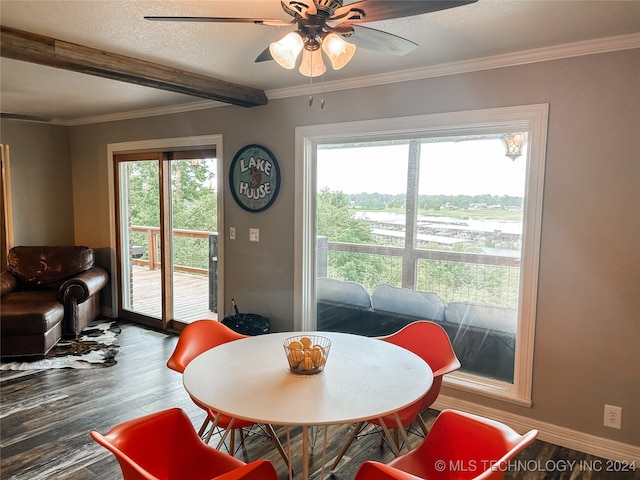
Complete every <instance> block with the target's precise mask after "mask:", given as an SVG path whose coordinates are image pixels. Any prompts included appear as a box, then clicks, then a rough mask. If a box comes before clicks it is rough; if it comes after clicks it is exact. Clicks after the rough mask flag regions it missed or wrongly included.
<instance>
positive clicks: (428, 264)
mask: <svg viewBox="0 0 640 480" xmlns="http://www.w3.org/2000/svg"><path fill="white" fill-rule="evenodd" d="M131 231H132V232H133V233H136V234H138V237H137V238H136V240H137V241H142V239H146V251H145V253H144V254H143V256H142V257H140V258H135V259H132V261H133V263H134V264H136V265H143V266H147V267H148V268H149V269H150V270H154V269H156V268H159V267H160V265H161V262H160V256H159V239H160V228H159V227H148V226H132V227H131ZM173 235H174V238H175V241H178V239H183V240H184V239H191V240H193V241H195V242H198V243H197V244H195V245H193V248H190V249H187V250H188V251H189V252H191V253H192V255H191V257H190V258H180V257H179V256H177V258H176V264H175V265H174V266H173V268H174V271H178V272H184V273H192V274H200V275H204V276H208V277H209V280H210V281H212V282H217V232H206V231H197V230H184V229H175V230H173ZM317 248H318V250H317V256H318V258H317V269H318V271H317V275H318V276H332V275H331V272H330V271H329V270H330V269H331V265H330V262H331V260H330V255H336V254H339V252H342V253H343V254H348V255H353V256H359V257H368V258H372V257H376V258H377V259H379V260H382V261H383V262H384V263H385V264H386V267H385V268H384V269H383V271H384V274H382V275H381V276H380V278H376V277H375V276H374V275H373V274H372V276H370V277H369V278H367V279H363V278H341V280H352V281H357V282H360V283H362V284H364V285H365V286H367V287H368V288H369V289H371V288H372V287H373V286H375V285H377V284H382V283H386V284H391V285H393V286H401V287H404V288H411V289H415V290H421V291H432V292H436V293H438V294H439V295H440V296H441V297H443V298H445V299H446V300H447V301H449V302H451V301H455V300H471V301H481V302H487V303H494V304H499V305H505V306H513V307H515V306H516V305H517V299H518V286H519V272H520V257H518V256H500V255H487V254H476V253H468V252H455V251H440V250H431V249H408V248H404V247H393V246H381V245H365V244H355V243H344V242H330V241H327V238H326V237H318V244H317ZM205 252H208V254H209V255H208V257H207V255H206V253H205ZM205 258H207V260H204V259H205ZM203 262H208V263H205V264H203ZM447 268H448V269H449V270H450V271H451V272H452V274H451V275H450V276H449V278H448V279H445V280H444V281H443V280H442V276H437V275H435V274H434V272H435V271H441V270H442V269H447ZM212 270H213V272H214V274H213V275H209V272H210V271H212ZM465 279H467V280H468V281H466V280H465ZM469 279H470V280H469ZM211 288H212V291H215V284H214V283H212V285H211ZM214 296H215V295H212V297H214Z"/></svg>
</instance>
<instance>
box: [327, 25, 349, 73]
mask: <svg viewBox="0 0 640 480" xmlns="http://www.w3.org/2000/svg"><path fill="white" fill-rule="evenodd" d="M322 50H323V51H324V53H325V54H326V55H327V57H329V60H331V66H332V67H333V69H334V70H340V69H341V68H342V67H344V66H345V65H346V64H347V63H349V61H350V60H351V59H352V58H353V56H354V55H355V53H356V46H355V45H353V44H352V43H349V42H345V41H344V39H343V38H342V37H340V36H339V35H336V34H335V33H330V34H328V35H327V36H325V37H324V38H323V39H322Z"/></svg>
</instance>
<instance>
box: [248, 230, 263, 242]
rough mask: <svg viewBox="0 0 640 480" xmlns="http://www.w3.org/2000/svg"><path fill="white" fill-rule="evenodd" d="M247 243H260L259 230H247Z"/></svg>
mask: <svg viewBox="0 0 640 480" xmlns="http://www.w3.org/2000/svg"><path fill="white" fill-rule="evenodd" d="M249 241H250V242H259V241H260V229H259V228H250V229H249Z"/></svg>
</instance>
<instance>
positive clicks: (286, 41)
mask: <svg viewBox="0 0 640 480" xmlns="http://www.w3.org/2000/svg"><path fill="white" fill-rule="evenodd" d="M303 47H304V42H303V41H302V37H301V36H300V34H299V33H298V32H295V31H294V32H289V33H287V34H286V35H285V36H284V37H282V38H281V39H280V40H278V41H277V42H273V43H272V44H271V45H269V52H270V53H271V56H272V57H273V59H274V60H275V61H276V63H277V64H278V65H280V66H281V67H282V68H286V69H287V70H292V69H293V68H294V67H295V66H296V60H297V59H298V55H300V52H301V51H302V49H303Z"/></svg>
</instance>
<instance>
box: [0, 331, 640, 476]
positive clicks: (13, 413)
mask: <svg viewBox="0 0 640 480" xmlns="http://www.w3.org/2000/svg"><path fill="white" fill-rule="evenodd" d="M122 327H123V328H122V333H121V334H120V336H119V337H118V342H117V343H118V344H119V345H120V346H121V348H120V352H119V353H118V355H117V357H116V360H117V361H118V364H117V365H116V366H113V367H109V368H102V369H93V370H46V371H37V372H5V371H3V372H1V373H0V396H1V398H0V403H1V411H0V429H1V430H0V435H1V437H0V446H1V449H0V456H1V463H0V472H1V473H0V478H2V479H12V480H45V479H47V480H49V479H60V480H62V479H65V480H71V479H73V480H89V479H91V480H96V479H99V480H115V479H118V478H122V477H121V474H120V469H119V467H118V464H117V462H116V461H115V459H114V458H113V456H112V455H111V454H110V453H109V452H107V451H106V450H104V449H103V448H102V447H99V446H98V445H97V444H95V443H94V442H93V441H92V440H91V438H90V437H89V434H88V432H89V431H90V430H98V431H100V432H103V433H105V432H107V431H108V430H109V429H110V428H111V427H113V426H114V425H116V424H118V423H120V422H123V421H125V420H128V419H131V418H135V417H139V416H142V415H145V414H147V413H151V412H155V411H158V410H162V409H165V408H170V407H175V406H178V407H181V408H183V409H185V411H186V412H187V413H188V414H189V416H190V417H191V419H192V421H193V422H194V424H195V425H197V426H199V425H200V423H201V421H202V417H203V414H202V411H201V410H200V409H199V408H198V407H196V406H194V405H193V403H192V402H191V400H190V399H189V397H188V396H187V394H186V393H185V391H184V389H183V387H182V381H181V377H180V375H179V374H178V373H176V372H173V371H171V370H169V369H168V368H166V366H165V363H166V360H167V358H169V356H170V355H171V352H172V351H173V347H174V345H175V343H176V339H177V337H175V336H167V335H164V334H161V333H157V332H154V331H151V330H147V329H144V328H141V327H138V326H135V325H133V324H123V325H122ZM429 413H430V417H429V420H428V422H427V423H428V424H430V423H432V421H433V418H434V416H435V415H436V414H437V412H433V411H431V412H429ZM350 429H351V426H350V425H341V426H334V427H331V428H330V429H329V432H328V438H329V445H328V447H327V451H326V456H325V461H326V463H328V464H331V463H332V460H333V458H334V457H335V456H336V454H337V452H338V451H339V449H340V448H341V447H342V445H343V444H344V441H345V439H346V437H347V436H348V434H349V432H350ZM277 431H278V434H279V437H280V439H281V441H282V442H283V443H284V442H285V441H286V432H285V430H284V429H278V430H277ZM317 433H318V435H317V443H316V447H315V448H314V449H313V452H312V464H311V469H310V471H311V472H312V477H311V478H312V479H313V480H319V479H320V478H321V476H320V474H321V466H322V438H323V434H322V432H321V431H320V432H317ZM290 436H291V439H292V442H291V451H292V457H293V459H294V468H295V469H296V473H297V475H296V476H295V478H300V474H299V472H300V471H301V468H300V456H301V454H300V452H301V441H300V429H293V430H292V431H291V432H290ZM415 441H419V439H418V438H417V437H415ZM211 443H212V444H213V443H214V440H212V441H211ZM272 445H273V444H272V443H271V442H270V441H269V440H268V439H266V438H264V437H262V436H259V435H252V436H250V437H248V439H247V441H246V442H245V445H244V447H241V448H240V450H239V451H238V452H237V453H236V455H237V456H238V457H239V458H241V459H243V460H245V461H251V460H254V459H258V458H268V459H269V460H271V461H272V462H273V463H274V465H275V466H276V469H277V470H278V473H279V475H280V478H281V479H282V480H284V479H287V478H288V472H287V468H286V465H285V464H284V462H283V461H282V459H281V458H280V456H279V455H278V453H277V452H275V451H274V449H273V446H272ZM392 458H393V455H392V454H391V453H390V451H389V449H388V448H386V447H381V446H380V442H379V437H378V436H377V435H368V436H365V437H363V438H360V439H358V440H357V441H356V442H354V444H353V445H352V447H351V448H350V450H349V451H348V452H347V456H346V457H345V459H344V460H343V461H342V462H341V464H340V466H339V467H338V469H336V471H335V472H333V474H332V473H331V472H329V468H328V467H326V468H325V472H324V473H325V478H329V479H333V480H351V479H353V477H354V475H355V472H356V470H357V468H358V466H359V465H360V464H361V463H362V462H363V461H364V460H368V459H373V460H378V461H382V462H387V461H389V460H391V459H392ZM518 459H520V460H523V461H528V460H531V461H535V463H532V462H528V463H524V464H522V465H521V468H519V469H516V471H512V472H508V473H507V475H506V478H508V479H515V478H517V479H527V480H529V479H559V480H565V479H567V480H568V479H594V480H597V479H634V480H638V479H640V472H635V473H633V472H632V473H626V474H623V473H606V472H587V471H585V469H581V468H579V467H578V465H580V461H583V462H591V463H590V464H592V465H596V466H597V465H598V463H597V462H598V461H601V462H602V463H601V465H603V466H604V465H606V460H604V459H597V458H595V457H591V456H588V455H584V454H580V453H578V452H575V451H570V450H567V449H564V448H560V447H557V446H554V445H550V444H548V443H545V442H541V441H536V442H535V443H534V445H532V446H531V447H529V448H528V449H527V450H526V451H525V452H523V453H522V454H521V455H520V456H519V457H518ZM567 460H572V461H573V460H575V461H576V462H577V463H576V468H575V469H574V471H572V472H561V471H559V470H557V469H552V468H551V469H550V468H546V467H547V466H551V465H559V464H560V462H564V461H567ZM550 462H556V463H555V464H552V463H550ZM583 465H585V463H583ZM538 466H539V467H540V468H539V467H538Z"/></svg>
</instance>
